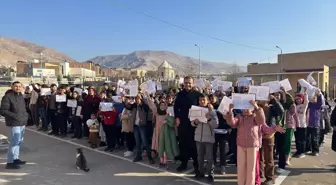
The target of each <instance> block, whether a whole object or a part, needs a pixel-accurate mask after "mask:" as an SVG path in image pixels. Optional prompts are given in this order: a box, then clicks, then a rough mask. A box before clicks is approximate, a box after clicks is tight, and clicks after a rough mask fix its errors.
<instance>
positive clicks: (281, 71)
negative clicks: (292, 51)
mask: <svg viewBox="0 0 336 185" xmlns="http://www.w3.org/2000/svg"><path fill="white" fill-rule="evenodd" d="M276 48H278V49H280V61H279V62H280V80H282V79H283V75H282V73H283V69H282V67H283V66H282V65H283V64H282V48H280V47H279V46H276Z"/></svg>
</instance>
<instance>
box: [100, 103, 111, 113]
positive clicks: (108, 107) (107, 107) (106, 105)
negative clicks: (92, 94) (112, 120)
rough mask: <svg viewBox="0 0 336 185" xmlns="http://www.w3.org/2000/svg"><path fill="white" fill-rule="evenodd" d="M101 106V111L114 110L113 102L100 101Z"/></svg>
mask: <svg viewBox="0 0 336 185" xmlns="http://www.w3.org/2000/svg"><path fill="white" fill-rule="evenodd" d="M99 107H100V111H102V112H107V111H112V107H113V103H111V102H100V104H99Z"/></svg>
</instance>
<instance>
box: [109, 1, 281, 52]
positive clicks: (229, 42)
mask: <svg viewBox="0 0 336 185" xmlns="http://www.w3.org/2000/svg"><path fill="white" fill-rule="evenodd" d="M114 4H115V5H117V6H119V7H121V8H124V9H127V10H129V11H132V12H134V13H137V14H140V15H143V16H146V17H148V18H151V19H154V20H156V21H159V22H161V23H164V24H167V25H170V26H172V27H175V28H178V29H181V30H184V31H187V32H190V33H193V34H195V35H199V36H203V37H208V38H210V39H213V40H217V41H221V42H225V43H228V44H232V45H236V46H241V47H246V48H250V49H257V50H264V51H277V50H273V49H267V48H261V47H256V46H250V45H246V44H240V43H236V42H232V41H228V40H224V39H221V38H218V37H213V36H211V35H207V34H204V33H199V32H196V31H193V30H191V29H188V28H185V27H182V26H179V25H177V24H173V23H171V22H168V21H166V20H163V19H160V18H157V17H154V16H152V15H149V14H147V13H145V12H141V11H139V10H135V9H133V8H130V7H127V6H124V5H122V4H121V3H117V2H114Z"/></svg>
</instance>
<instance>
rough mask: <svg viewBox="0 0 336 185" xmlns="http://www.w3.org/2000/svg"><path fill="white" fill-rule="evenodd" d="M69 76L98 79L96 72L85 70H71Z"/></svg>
mask: <svg viewBox="0 0 336 185" xmlns="http://www.w3.org/2000/svg"><path fill="white" fill-rule="evenodd" d="M69 75H70V76H72V77H80V78H82V77H96V72H95V71H92V70H89V69H84V68H69Z"/></svg>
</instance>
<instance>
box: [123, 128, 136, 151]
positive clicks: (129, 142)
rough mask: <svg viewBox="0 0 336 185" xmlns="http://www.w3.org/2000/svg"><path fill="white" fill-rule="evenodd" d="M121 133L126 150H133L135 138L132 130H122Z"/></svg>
mask: <svg viewBox="0 0 336 185" xmlns="http://www.w3.org/2000/svg"><path fill="white" fill-rule="evenodd" d="M123 134H124V136H125V140H126V146H127V150H128V151H132V152H133V150H134V146H135V139H134V134H133V132H124V133H123Z"/></svg>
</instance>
